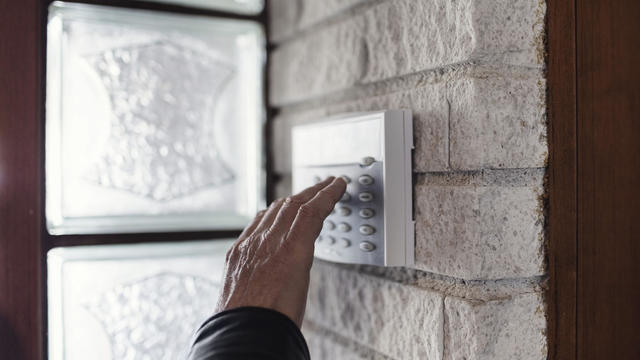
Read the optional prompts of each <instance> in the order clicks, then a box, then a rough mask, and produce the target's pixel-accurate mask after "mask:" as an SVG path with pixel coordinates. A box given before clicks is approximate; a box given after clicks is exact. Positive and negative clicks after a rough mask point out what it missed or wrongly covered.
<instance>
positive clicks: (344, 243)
mask: <svg viewBox="0 0 640 360" xmlns="http://www.w3.org/2000/svg"><path fill="white" fill-rule="evenodd" d="M340 246H342V247H343V248H348V247H349V246H351V240H349V239H347V238H342V239H340Z"/></svg>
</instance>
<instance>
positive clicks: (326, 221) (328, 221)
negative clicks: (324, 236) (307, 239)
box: [324, 220, 336, 230]
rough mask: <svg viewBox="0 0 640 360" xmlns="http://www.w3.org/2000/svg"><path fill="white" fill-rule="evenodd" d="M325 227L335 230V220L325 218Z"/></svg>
mask: <svg viewBox="0 0 640 360" xmlns="http://www.w3.org/2000/svg"><path fill="white" fill-rule="evenodd" d="M324 227H325V229H327V230H333V229H335V228H336V224H334V223H333V221H331V220H325V221H324Z"/></svg>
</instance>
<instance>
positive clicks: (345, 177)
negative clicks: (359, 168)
mask: <svg viewBox="0 0 640 360" xmlns="http://www.w3.org/2000/svg"><path fill="white" fill-rule="evenodd" d="M340 177H341V178H342V180H344V182H346V183H347V184H348V183H350V182H351V178H350V177H348V176H347V175H341V176H340Z"/></svg>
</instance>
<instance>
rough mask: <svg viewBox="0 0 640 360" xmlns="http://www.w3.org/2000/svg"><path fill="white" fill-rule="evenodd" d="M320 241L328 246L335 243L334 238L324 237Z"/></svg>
mask: <svg viewBox="0 0 640 360" xmlns="http://www.w3.org/2000/svg"><path fill="white" fill-rule="evenodd" d="M322 241H323V242H325V243H327V244H328V245H333V244H335V243H336V238H334V237H333V236H326V237H325V238H324V239H323V240H322Z"/></svg>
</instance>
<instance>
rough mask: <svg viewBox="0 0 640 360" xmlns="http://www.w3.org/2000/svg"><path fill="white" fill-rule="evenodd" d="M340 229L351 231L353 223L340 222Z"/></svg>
mask: <svg viewBox="0 0 640 360" xmlns="http://www.w3.org/2000/svg"><path fill="white" fill-rule="evenodd" d="M338 230H340V231H342V232H349V231H351V225H349V224H347V223H340V224H338Z"/></svg>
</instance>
